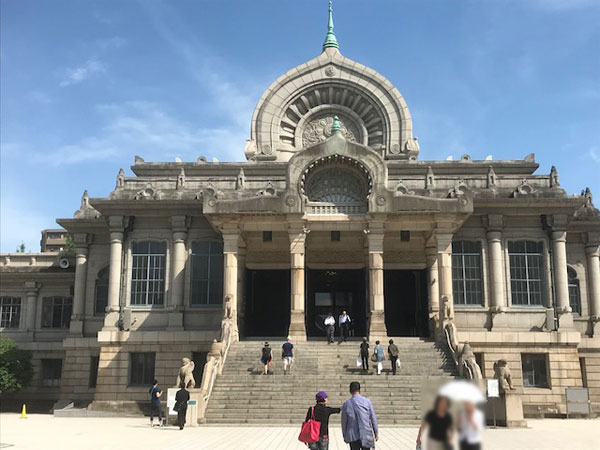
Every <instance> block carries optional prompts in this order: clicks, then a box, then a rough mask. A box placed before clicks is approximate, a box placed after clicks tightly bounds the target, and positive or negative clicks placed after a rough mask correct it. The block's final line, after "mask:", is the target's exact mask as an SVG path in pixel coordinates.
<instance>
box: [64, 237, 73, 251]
mask: <svg viewBox="0 0 600 450" xmlns="http://www.w3.org/2000/svg"><path fill="white" fill-rule="evenodd" d="M65 241H66V245H65V250H64V252H65V253H75V241H74V240H73V236H71V235H70V234H67V237H66V238H65Z"/></svg>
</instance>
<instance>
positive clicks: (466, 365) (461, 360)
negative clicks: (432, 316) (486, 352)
mask: <svg viewBox="0 0 600 450" xmlns="http://www.w3.org/2000/svg"><path fill="white" fill-rule="evenodd" d="M444 336H445V338H446V344H447V345H448V349H449V350H450V354H451V355H452V359H453V360H454V364H455V365H456V368H457V369H458V374H459V375H460V376H461V377H463V378H466V379H468V380H482V379H483V374H482V373H481V367H479V364H477V361H476V359H475V354H474V353H473V350H471V346H470V345H469V342H464V343H463V344H462V345H461V344H460V343H459V342H458V338H457V336H456V325H454V321H452V320H449V321H448V322H447V323H446V325H445V326H444Z"/></svg>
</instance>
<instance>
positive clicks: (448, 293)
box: [437, 233, 454, 322]
mask: <svg viewBox="0 0 600 450" xmlns="http://www.w3.org/2000/svg"><path fill="white" fill-rule="evenodd" d="M437 251H438V265H439V276H440V309H441V311H442V314H441V315H440V319H441V320H442V322H443V321H444V320H448V319H449V318H454V295H453V289H452V234H450V233H444V234H438V235H437ZM444 299H447V304H448V308H449V311H446V309H445V305H444Z"/></svg>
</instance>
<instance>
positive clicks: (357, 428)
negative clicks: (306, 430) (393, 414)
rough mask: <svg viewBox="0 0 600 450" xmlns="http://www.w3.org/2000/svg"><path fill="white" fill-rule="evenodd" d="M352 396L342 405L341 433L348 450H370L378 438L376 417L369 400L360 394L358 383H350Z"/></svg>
mask: <svg viewBox="0 0 600 450" xmlns="http://www.w3.org/2000/svg"><path fill="white" fill-rule="evenodd" d="M350 394H352V398H350V399H348V400H346V401H345V402H344V405H343V406H342V434H343V436H344V442H346V443H347V444H350V450H370V449H371V448H373V447H375V441H377V440H378V439H379V431H378V428H377V417H376V416H375V410H374V409H373V404H372V403H371V400H369V399H368V398H366V397H363V396H362V395H360V383H359V382H358V381H353V382H352V383H350Z"/></svg>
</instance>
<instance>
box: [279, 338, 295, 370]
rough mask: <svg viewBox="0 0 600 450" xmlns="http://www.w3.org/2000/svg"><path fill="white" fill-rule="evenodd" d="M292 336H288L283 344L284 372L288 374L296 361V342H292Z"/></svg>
mask: <svg viewBox="0 0 600 450" xmlns="http://www.w3.org/2000/svg"><path fill="white" fill-rule="evenodd" d="M291 339H292V337H291V336H288V337H287V341H286V342H284V344H283V345H282V346H281V358H282V359H283V374H284V375H287V374H288V373H290V371H291V370H292V363H293V362H294V344H292V342H291Z"/></svg>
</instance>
